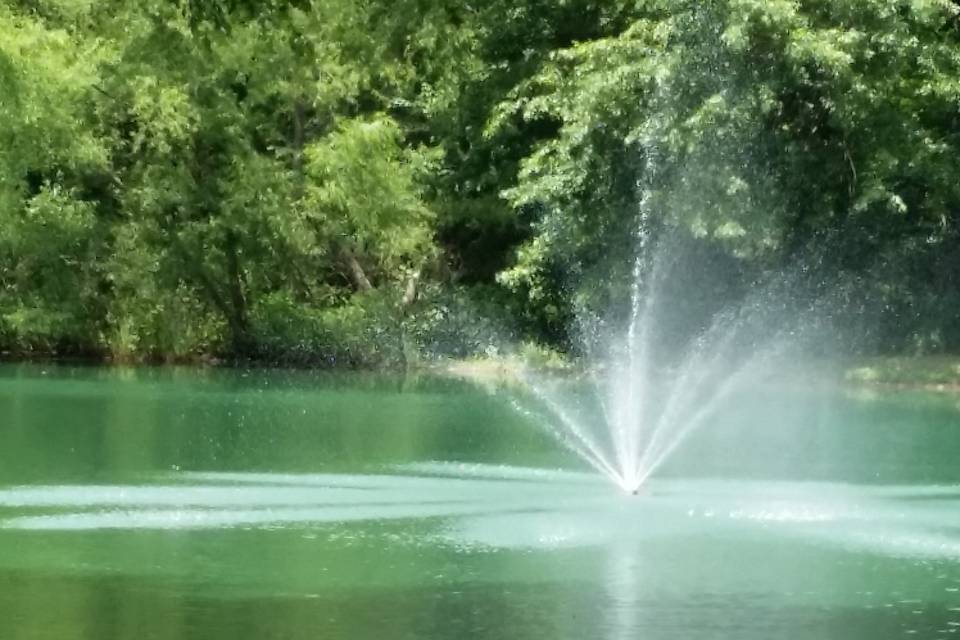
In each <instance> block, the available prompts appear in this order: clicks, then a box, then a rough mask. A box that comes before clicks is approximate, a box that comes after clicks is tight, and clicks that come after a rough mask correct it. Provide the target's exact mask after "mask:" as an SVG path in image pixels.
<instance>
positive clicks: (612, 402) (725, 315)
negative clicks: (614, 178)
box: [514, 191, 819, 495]
mask: <svg viewBox="0 0 960 640" xmlns="http://www.w3.org/2000/svg"><path fill="white" fill-rule="evenodd" d="M649 206H650V205H649V193H648V191H645V192H644V196H643V198H641V215H640V229H641V232H640V233H639V242H638V245H639V251H638V257H637V259H636V260H635V263H634V265H633V270H632V274H633V282H632V284H631V293H630V306H629V312H628V314H626V317H625V319H621V320H619V321H618V320H616V319H611V318H609V317H607V318H605V317H596V316H590V315H589V314H582V316H581V322H580V331H579V338H580V343H581V347H582V348H581V351H582V353H583V354H584V357H583V363H582V366H581V367H579V368H580V369H581V373H580V374H578V375H573V376H566V377H556V376H550V375H546V374H544V373H543V372H539V371H536V370H531V369H527V370H525V371H523V372H522V374H521V379H522V381H523V382H524V386H525V388H526V391H527V393H526V395H525V396H524V397H522V398H517V399H515V400H514V407H515V408H517V409H518V410H519V411H521V412H522V413H524V414H527V415H528V416H530V417H532V418H533V419H535V420H536V421H537V422H538V423H540V424H542V425H544V426H545V427H546V428H547V430H548V431H549V432H550V433H551V434H552V435H554V436H555V437H556V438H557V439H558V440H559V441H560V442H561V443H562V444H563V445H564V446H565V447H567V448H568V449H569V450H571V451H572V452H574V453H575V454H576V455H577V456H579V457H580V458H581V459H582V460H584V461H585V462H586V463H588V464H589V465H590V466H591V467H593V468H594V469H595V470H596V471H598V472H599V473H601V474H602V475H604V476H606V477H607V478H608V479H609V480H610V481H612V482H613V483H614V484H616V485H617V486H618V487H620V488H621V489H623V490H624V491H625V492H627V493H630V494H634V495H636V494H639V493H640V492H641V491H640V489H641V487H642V485H643V484H644V483H645V482H646V481H647V480H648V479H649V478H650V477H651V475H652V474H654V473H655V472H656V471H657V470H658V469H659V468H660V467H661V466H662V465H663V464H664V462H665V461H666V460H668V459H669V458H670V456H671V455H672V454H673V453H674V452H675V451H676V449H677V448H678V447H679V446H680V445H681V444H682V443H683V442H684V441H685V440H686V439H687V438H688V436H689V435H690V434H691V433H693V432H694V431H696V430H697V429H698V428H700V427H701V426H703V425H704V424H705V423H706V422H708V421H709V419H710V417H711V415H713V414H714V413H715V411H716V410H717V409H718V408H720V407H721V406H722V405H723V403H724V402H725V401H726V400H727V399H729V398H730V397H731V395H732V394H734V393H735V392H737V391H738V390H739V389H742V388H743V387H744V386H747V385H751V384H753V383H755V382H757V381H759V380H761V379H763V377H764V376H765V375H768V374H769V373H771V372H772V371H775V370H782V369H783V368H784V366H785V364H786V363H787V358H788V356H789V357H791V358H793V357H794V356H796V355H797V354H798V347H800V345H801V342H802V340H801V335H803V336H804V337H805V338H806V339H808V338H809V337H810V336H811V333H812V331H811V329H813V328H814V327H817V325H818V324H819V322H818V321H817V318H816V315H817V314H815V313H814V311H815V308H816V307H817V306H818V305H817V303H816V302H813V303H811V302H810V300H811V298H810V297H808V296H807V295H805V294H800V293H799V291H800V289H801V288H800V287H797V286H796V285H797V283H798V282H799V281H798V279H797V278H795V277H794V278H791V277H787V276H784V275H783V274H780V275H777V276H776V277H773V278H770V277H767V278H766V279H765V280H764V282H759V281H758V282H755V283H753V285H752V286H751V287H750V288H749V291H748V292H747V294H746V295H745V296H744V297H743V298H742V299H741V300H740V301H739V302H738V303H736V304H733V305H727V306H726V307H724V308H718V309H715V310H713V311H711V312H709V313H707V314H706V315H705V318H704V319H703V321H702V323H701V324H700V325H699V326H698V327H697V328H696V329H695V330H694V331H692V332H691V333H689V334H688V335H686V336H684V337H682V338H680V339H678V338H677V336H676V335H675V334H676V331H675V330H674V329H675V327H674V325H675V324H676V321H677V318H678V314H682V313H683V311H682V310H678V309H677V308H676V307H677V304H675V303H676V302H677V301H678V298H682V299H683V300H680V302H681V306H682V303H683V301H684V300H689V299H690V298H691V297H695V296H697V295H698V292H697V291H683V292H680V294H679V295H678V294H677V293H676V292H673V293H669V290H670V289H671V287H672V288H673V289H676V286H674V284H675V282H674V281H675V280H677V279H678V273H680V272H683V271H685V270H689V269H690V268H691V263H693V262H695V261H692V260H690V259H689V257H685V256H684V255H683V250H682V249H678V246H679V244H678V243H677V242H674V241H673V240H671V239H663V238H662V239H661V241H660V242H659V243H658V244H657V246H651V245H652V243H651V240H650V237H649V234H648V233H647V226H648V220H649V214H648V208H649ZM665 235H666V236H668V237H669V235H670V234H669V233H667V234H665ZM698 268H701V269H703V268H706V269H710V267H709V265H707V266H705V265H698ZM683 277H684V278H686V279H689V274H683ZM683 286H687V285H686V284H684V285H683ZM706 286H710V285H709V284H707V285H706ZM610 315H613V314H610Z"/></svg>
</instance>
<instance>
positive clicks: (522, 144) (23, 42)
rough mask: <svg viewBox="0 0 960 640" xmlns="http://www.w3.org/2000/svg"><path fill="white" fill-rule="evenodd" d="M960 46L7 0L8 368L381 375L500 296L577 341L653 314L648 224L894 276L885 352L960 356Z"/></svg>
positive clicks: (744, 29)
mask: <svg viewBox="0 0 960 640" xmlns="http://www.w3.org/2000/svg"><path fill="white" fill-rule="evenodd" d="M958 25H960V19H958V7H957V5H956V4H955V3H952V2H948V1H947V0H838V1H830V2H827V1H825V0H776V1H766V0H708V1H706V2H692V1H689V0H671V1H667V0H643V1H640V2H627V1H625V0H617V1H615V2H599V1H596V0H564V1H562V2H557V1H554V0H551V1H547V0H522V1H520V2H516V1H511V2H507V1H506V0H492V1H490V2H486V3H481V4H479V5H471V4H467V3H462V2H455V1H453V0H441V1H439V2H427V1H425V0H399V1H398V2H385V1H383V0H368V1H366V2H354V1H352V0H268V1H266V2H251V1H249V0H211V1H203V2H200V1H199V0H144V1H143V2H135V3H134V2H125V1H123V0H108V1H106V2H99V3H95V2H90V1H89V0H30V1H27V0H9V1H8V2H4V3H2V6H0V349H5V350H16V351H30V350H37V351H60V352H63V351H75V352H85V353H87V352H90V353H100V354H104V355H114V356H117V357H128V358H141V357H153V358H186V357H192V356H196V355H199V354H213V353H219V354H230V355H241V356H242V355H248V356H264V357H274V356H277V357H288V356H291V354H295V357H296V358H297V359H301V360H310V359H311V358H312V357H314V356H315V357H316V358H319V359H322V360H324V361H336V362H349V363H354V364H364V363H368V364H369V363H382V362H387V361H391V360H397V359H402V358H403V357H407V356H408V355H409V351H410V348H411V346H410V344H409V341H410V340H416V341H419V342H420V343H421V344H432V343H434V342H437V341H443V342H450V340H451V338H450V335H449V321H448V320H443V319H444V318H447V319H449V318H454V317H458V318H462V317H464V316H469V313H468V312H467V311H465V309H467V308H468V307H469V304H468V303H465V302H464V299H465V298H467V299H468V298H469V297H470V293H469V292H470V291H474V292H475V297H476V298H478V299H481V300H480V301H481V302H482V303H483V304H484V305H485V307H486V308H489V306H490V305H491V304H493V305H494V306H499V307H501V308H503V309H505V310H509V313H510V314H512V315H513V316H514V317H515V319H516V320H517V321H518V322H520V324H521V326H522V327H523V328H524V330H526V331H528V332H530V333H532V334H533V335H534V336H535V337H539V338H546V339H548V340H561V339H562V337H563V331H564V329H563V328H564V326H565V325H566V324H567V322H568V321H569V318H570V314H571V309H573V308H574V307H576V306H578V305H582V304H587V305H590V304H607V303H608V302H609V300H610V299H611V298H613V299H617V298H622V297H623V295H624V292H625V285H626V283H627V282H628V281H629V278H630V269H631V266H632V255H633V254H634V252H635V251H636V232H637V229H638V227H640V226H641V225H645V226H646V227H648V228H649V229H656V228H658V227H661V226H665V225H666V226H672V227H678V228H682V229H685V230H686V232H687V233H688V234H689V235H691V236H692V237H693V238H695V239H697V242H700V243H702V244H705V245H709V246H710V247H712V250H714V251H719V252H723V253H726V254H727V255H729V256H731V259H732V260H734V261H739V263H741V265H743V267H744V268H745V269H748V270H749V269H761V268H764V267H766V266H770V265H776V264H783V263H789V262H790V261H791V260H795V256H797V255H801V254H802V255H810V253H811V251H814V252H815V251H816V249H817V247H820V252H821V253H822V254H823V255H822V258H823V260H822V263H821V264H822V267H823V269H824V270H825V271H843V270H849V271H857V272H860V273H863V274H867V275H868V276H869V277H868V278H867V284H866V287H867V289H866V291H867V293H868V294H869V295H872V296H874V297H877V298H881V299H882V300H883V301H884V302H885V304H886V305H887V307H888V309H889V310H890V313H888V314H887V315H885V316H884V318H885V322H886V324H882V325H881V328H882V333H881V334H880V336H879V337H880V339H882V340H883V341H885V342H886V343H888V344H895V345H898V346H899V347H904V348H905V347H910V346H913V347H918V348H924V349H931V348H943V347H951V346H960V321H957V319H956V318H957V317H960V314H957V313H956V309H957V308H958V307H960V294H958V293H957V292H956V291H955V290H954V289H955V286H954V285H953V284H952V283H954V282H956V279H957V278H958V277H960V264H958V262H957V258H956V256H957V255H960V252H957V251H956V250H955V248H956V246H957V243H958V241H960V232H958V230H957V228H958V223H960V215H958V211H960V187H958V181H957V180H956V179H955V177H954V166H955V160H954V158H956V157H957V151H958V149H957V148H956V147H957V146H958V142H960V141H958V138H957V137H958V135H960V133H958V132H960V128H958V118H960V108H958V105H960V41H958V39H960V38H958V36H960V27H958ZM642 214H645V216H646V217H643V215H642ZM642 217H643V220H641V218H642ZM824 247H828V248H829V251H827V250H824V249H823V248H824ZM451 300H457V301H458V302H456V303H455V304H454V303H452V302H449V301H451ZM442 301H447V302H442ZM450 305H452V306H450ZM430 327H433V328H432V329H431V328H430ZM441 327H442V328H441ZM431 331H434V334H431V333H430V332H431ZM440 334H443V336H444V337H442V338H441V337H439V336H440ZM454 342H456V341H455V340H454ZM468 342H469V343H470V344H472V345H474V347H476V348H481V347H482V345H480V344H479V342H478V341H476V340H472V339H471V340H469V341H468ZM471 348H473V347H471ZM460 350H461V351H462V348H460Z"/></svg>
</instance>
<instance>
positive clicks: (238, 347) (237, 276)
mask: <svg viewBox="0 0 960 640" xmlns="http://www.w3.org/2000/svg"><path fill="white" fill-rule="evenodd" d="M237 242H238V241H237V234H236V233H235V232H233V231H228V232H227V237H226V243H225V246H224V249H225V252H226V254H227V278H228V282H227V286H228V294H229V297H230V313H229V317H228V319H227V322H228V323H229V325H230V338H231V342H232V343H233V350H234V352H235V353H236V354H237V355H247V354H248V353H249V350H250V346H251V340H250V322H249V314H248V313H247V300H246V297H245V296H244V294H243V273H242V272H241V270H240V256H239V252H238V250H237Z"/></svg>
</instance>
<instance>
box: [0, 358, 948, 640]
mask: <svg viewBox="0 0 960 640" xmlns="http://www.w3.org/2000/svg"><path fill="white" fill-rule="evenodd" d="M517 393H519V392H518V391H517V390H515V389H512V388H510V387H509V386H504V385H498V384H492V383H486V384H481V383H475V382H468V381H463V380H456V379H451V378H448V377H441V376H433V375H426V374H422V375H400V374H397V375H379V374H378V375H373V374H354V373H342V374H321V373H314V372H304V371H269V370H251V371H242V370H222V369H191V368H176V367H173V368H156V369H151V368H96V367H75V368H74V367H66V366H52V365H3V366H0V638H3V639H7V638H10V639H15V640H41V639H44V640H45V639H51V640H52V639H57V640H70V639H74V638H76V639H89V640H110V639H124V640H126V639H131V640H133V639H135V640H146V639H158V640H174V639H177V640H179V639H185V638H203V639H205V640H218V639H231V640H234V639H244V638H251V639H253V638H258V639H260V638H276V639H281V638H283V639H294V640H299V639H307V638H310V639H315V638H323V639H325V640H327V639H339V638H343V639H347V638H349V639H352V640H366V639H371V640H372V639H378V640H379V639H382V638H404V639H405V638H410V639H414V638H417V639H441V638H443V639H447V638H449V639H460V638H491V639H494V638H496V639H510V640H521V639H526V638H529V639H542V638H550V639H565V638H570V639H578V640H579V639H584V638H609V639H611V640H613V639H623V638H644V639H660V638H664V639H673V638H676V639H678V640H679V639H689V638H737V639H746V640H753V639H756V640H760V639H763V640H768V639H770V638H810V639H818V640H819V639H824V638H838V639H840V638H842V639H844V640H860V639H864V640H865V639H871V640H875V639H878V638H879V639H883V638H918V637H922V638H949V637H952V636H956V634H960V464H958V462H957V460H958V457H960V397H957V396H951V395H946V394H944V395H935V394H925V393H920V392H892V391H882V392H880V391H867V390H862V389H861V390H852V389H839V388H834V387H832V386H829V385H823V384H814V383H811V384H798V383H792V384H790V385H773V384H770V385H766V386H763V385H761V386H759V387H757V388H755V389H752V390H751V391H750V393H749V394H742V395H741V396H739V397H737V398H734V399H733V400H731V401H730V402H729V403H728V406H726V407H723V408H722V409H721V410H720V411H719V412H718V414H717V415H716V416H714V417H713V418H712V419H711V420H710V421H709V422H708V423H707V424H706V425H705V426H704V427H703V428H702V429H701V430H700V431H698V432H697V433H695V434H694V435H693V436H692V437H691V438H690V439H689V440H688V441H687V442H686V443H685V444H684V446H683V447H682V448H681V449H680V450H679V451H678V452H677V454H676V455H675V456H674V457H673V458H672V459H671V460H670V461H669V463H668V464H667V465H666V466H665V467H664V468H663V469H662V472H661V473H659V474H658V475H657V476H656V477H655V478H654V479H653V480H652V481H651V482H650V483H649V484H648V485H646V486H645V487H644V489H643V495H640V496H636V497H634V496H628V495H623V494H622V492H620V491H618V490H617V489H616V488H614V487H613V486H612V485H609V484H608V483H606V482H605V481H604V480H602V479H601V478H599V477H598V476H596V475H595V474H593V473H590V472H589V470H587V469H586V468H584V467H583V465H582V464H580V463H579V462H578V460H577V459H576V458H574V457H573V456H571V454H569V453H568V452H567V451H566V450H565V449H564V448H563V447H562V446H560V445H559V444H558V443H557V442H556V441H555V440H554V439H553V438H551V436H550V435H549V434H548V433H547V432H546V431H545V430H544V429H542V428H541V427H540V426H539V425H538V424H536V423H534V422H531V420H530V419H529V418H527V417H525V416H523V415H521V414H519V413H517V412H516V411H514V410H513V409H512V408H511V402H510V399H511V397H512V396H514V395H516V394H517Z"/></svg>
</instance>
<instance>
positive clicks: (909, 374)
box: [0, 352, 960, 395]
mask: <svg viewBox="0 0 960 640" xmlns="http://www.w3.org/2000/svg"><path fill="white" fill-rule="evenodd" d="M17 364H36V365H44V364H49V365H54V366H75V367H106V368H111V367H143V368H163V367H197V368H213V369H243V368H253V369H292V370H317V371H325V372H331V373H336V372H338V371H342V372H357V371H366V372H371V373H376V372H383V373H389V372H394V373H395V372H398V371H411V372H422V373H433V374H436V375H441V376H449V377H453V378H460V379H464V380H473V381H476V382H480V383H484V384H491V383H499V384H510V383H516V382H518V381H519V380H520V379H521V370H522V369H523V368H525V367H532V368H533V369H536V370H540V371H546V372H549V373H553V374H557V375H573V374H575V373H576V372H577V371H578V370H579V368H578V367H577V365H576V364H573V363H570V362H569V361H563V362H561V363H558V362H553V363H550V364H549V365H543V364H542V363H537V362H532V363H531V362H529V361H526V360H525V359H523V358H522V357H516V356H514V357H510V356H506V357H483V358H455V359H437V360H418V361H416V362H412V363H409V364H407V365H405V366H404V365H402V364H399V365H385V366H352V365H349V364H340V363H336V362H334V363H330V362H323V361H322V359H319V358H318V360H317V362H316V363H314V364H311V363H308V362H303V361H300V362H283V361H276V360H269V359H257V358H230V357H221V356H212V355H204V356H189V357H170V358H115V357H110V356H101V355H90V354H88V355H62V354H50V353H48V354H22V353H20V354H14V353H11V352H5V353H0V365H17ZM832 370H833V371H834V372H835V373H836V375H837V383H838V384H841V385H847V386H850V387H853V388H859V389H874V390H878V391H882V390H889V391H927V392H931V393H942V394H958V395H960V355H958V356H943V355H937V356H874V357H870V358H863V359H856V360H851V361H848V362H846V363H843V364H840V365H839V366H836V367H833V368H832Z"/></svg>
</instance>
